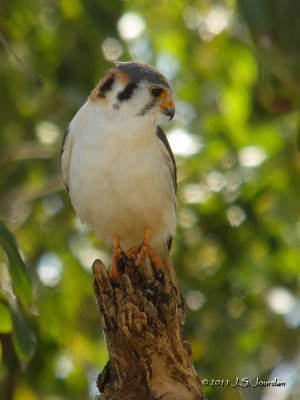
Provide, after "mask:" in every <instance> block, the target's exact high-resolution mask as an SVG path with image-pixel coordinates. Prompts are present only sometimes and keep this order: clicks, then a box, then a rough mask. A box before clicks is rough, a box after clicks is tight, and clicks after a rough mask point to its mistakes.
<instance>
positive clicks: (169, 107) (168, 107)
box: [160, 100, 175, 121]
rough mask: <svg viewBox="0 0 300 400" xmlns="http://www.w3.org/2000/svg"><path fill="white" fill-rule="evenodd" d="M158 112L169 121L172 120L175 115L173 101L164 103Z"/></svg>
mask: <svg viewBox="0 0 300 400" xmlns="http://www.w3.org/2000/svg"><path fill="white" fill-rule="evenodd" d="M160 111H161V112H162V113H163V114H165V115H166V116H167V117H170V118H169V121H171V119H173V117H174V115H175V105H174V101H173V100H168V101H164V102H163V103H162V104H161V106H160Z"/></svg>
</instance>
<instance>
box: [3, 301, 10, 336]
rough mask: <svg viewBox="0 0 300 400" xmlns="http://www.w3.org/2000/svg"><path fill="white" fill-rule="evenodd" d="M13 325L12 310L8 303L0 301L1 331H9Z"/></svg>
mask: <svg viewBox="0 0 300 400" xmlns="http://www.w3.org/2000/svg"><path fill="white" fill-rule="evenodd" d="M12 327H13V326H12V317H11V312H10V310H9V308H8V307H7V305H6V304H4V303H2V302H0V333H9V332H11V331H12Z"/></svg>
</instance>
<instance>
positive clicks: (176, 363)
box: [93, 259, 204, 400]
mask: <svg viewBox="0 0 300 400" xmlns="http://www.w3.org/2000/svg"><path fill="white" fill-rule="evenodd" d="M124 270H125V271H124V274H123V276H122V280H121V284H120V285H118V286H116V285H115V284H114V282H112V280H111V279H110V277H109V274H108V272H107V269H106V267H105V265H104V264H103V263H102V261H100V260H96V261H95V262H94V264H93V273H94V278H95V280H94V290H95V295H96V298H97V303H98V308H99V312H100V317H101V323H102V326H103V330H104V334H105V338H106V343H107V349H108V353H109V357H110V360H109V362H108V363H107V365H106V367H105V368H104V370H103V371H102V373H101V374H100V375H99V377H98V380H97V386H98V389H99V392H100V393H101V396H100V399H101V400H108V399H109V400H117V399H118V400H119V399H122V400H154V399H161V400H204V395H203V388H202V384H201V381H200V379H199V378H198V377H197V375H196V373H195V370H194V367H193V364H192V361H191V359H190V357H191V348H190V345H189V343H188V342H186V341H185V340H184V338H183V335H182V328H181V324H180V321H179V317H178V311H177V305H176V298H175V295H174V293H173V292H172V289H171V285H170V282H169V280H168V279H166V278H165V277H162V276H160V277H156V276H155V275H156V274H155V272H154V271H153V270H152V267H151V264H150V262H149V260H148V259H146V262H145V263H144V265H143V266H142V267H140V268H136V267H134V266H132V265H130V263H127V265H125V268H124Z"/></svg>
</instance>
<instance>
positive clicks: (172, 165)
mask: <svg viewBox="0 0 300 400" xmlns="http://www.w3.org/2000/svg"><path fill="white" fill-rule="evenodd" d="M156 134H157V137H158V138H159V139H160V141H161V143H162V144H163V146H164V156H165V159H166V162H167V164H168V167H169V169H170V172H171V176H172V179H173V185H174V190H175V193H176V192H177V168H176V162H175V158H174V154H173V152H172V149H171V146H170V143H169V141H168V139H167V136H166V135H165V133H164V131H163V130H162V129H161V127H160V126H159V125H157V130H156Z"/></svg>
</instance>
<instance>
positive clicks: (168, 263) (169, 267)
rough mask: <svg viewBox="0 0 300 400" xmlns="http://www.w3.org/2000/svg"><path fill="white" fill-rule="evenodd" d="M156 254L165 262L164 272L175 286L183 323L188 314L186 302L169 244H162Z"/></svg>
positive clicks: (179, 312)
mask: <svg viewBox="0 0 300 400" xmlns="http://www.w3.org/2000/svg"><path fill="white" fill-rule="evenodd" d="M156 254H157V255H158V257H159V258H160V260H161V262H162V263H163V268H164V273H165V275H166V276H167V277H168V278H169V280H170V282H171V285H172V286H173V288H174V290H175V293H176V299H177V308H178V314H179V318H180V321H181V323H182V324H183V323H184V320H185V316H186V310H185V304H184V300H183V296H182V293H181V289H180V286H179V282H178V279H177V277H176V274H175V270H174V267H173V264H172V260H171V257H170V253H169V249H168V244H167V243H164V245H163V246H162V248H161V249H160V251H156Z"/></svg>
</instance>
